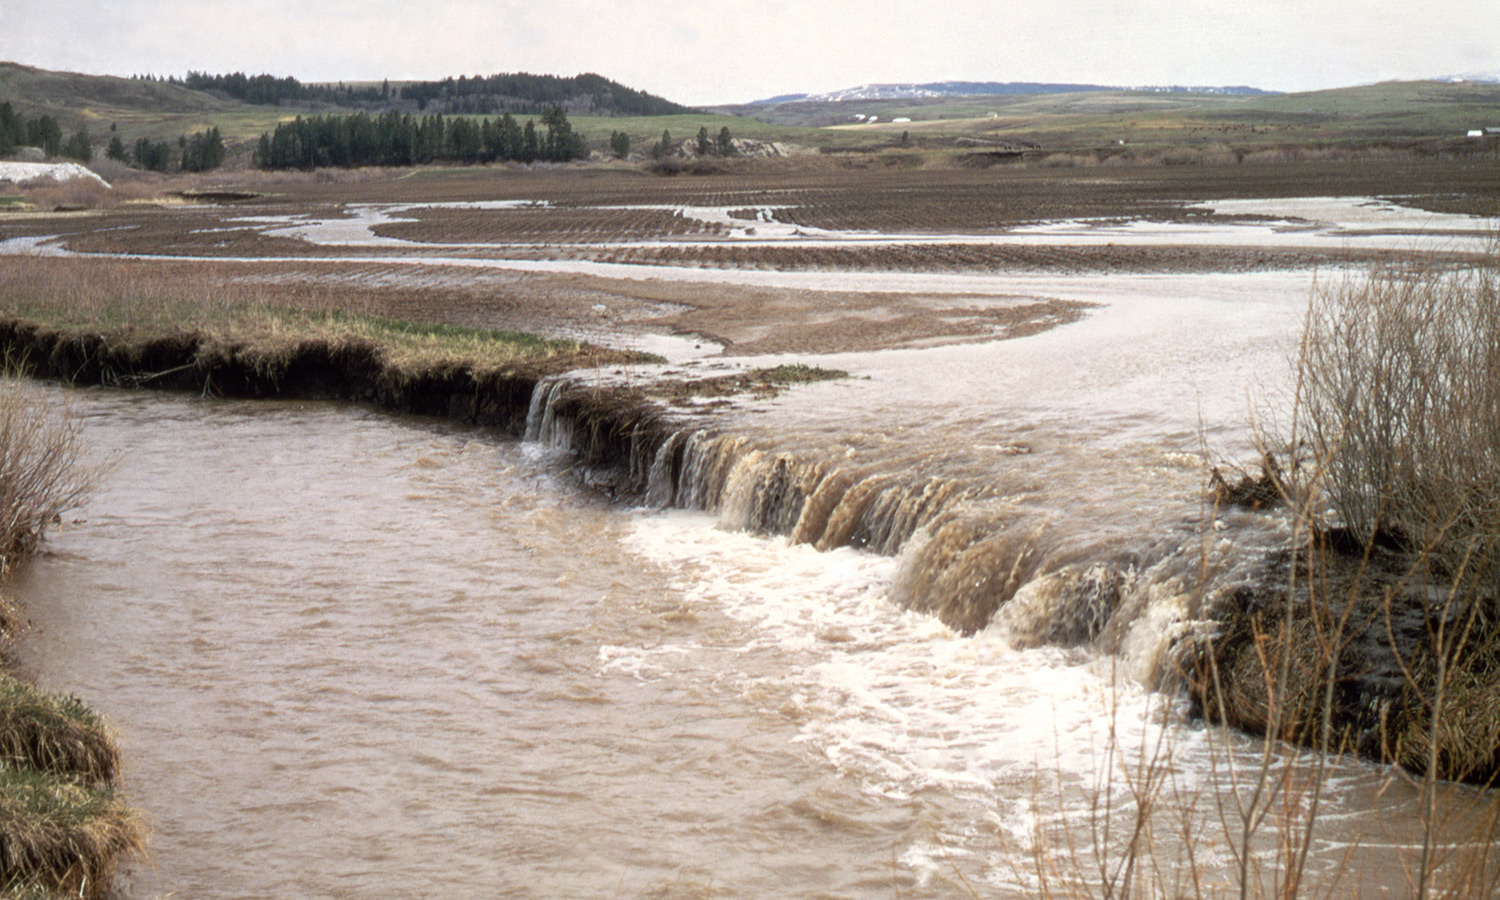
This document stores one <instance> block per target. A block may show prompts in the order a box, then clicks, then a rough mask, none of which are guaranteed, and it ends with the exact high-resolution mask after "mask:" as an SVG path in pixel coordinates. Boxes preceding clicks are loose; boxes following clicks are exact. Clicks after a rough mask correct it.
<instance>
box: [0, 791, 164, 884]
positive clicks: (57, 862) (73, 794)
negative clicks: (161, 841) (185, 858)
mask: <svg viewBox="0 0 1500 900" xmlns="http://www.w3.org/2000/svg"><path fill="white" fill-rule="evenodd" d="M145 834H146V832H145V827H144V825H143V824H142V821H141V817H140V815H139V813H137V812H136V811H135V810H134V809H132V808H131V807H130V806H128V805H127V804H126V803H125V802H124V801H123V800H121V799H120V798H119V797H118V796H117V795H116V793H115V791H114V790H113V789H112V788H110V787H96V786H90V785H87V784H84V783H81V782H78V781H75V780H71V779H66V778H58V777H56V776H50V775H47V774H44V773H42V772H38V771H36V770H34V769H24V768H22V769H17V768H11V767H9V766H0V859H3V860H4V866H3V868H0V879H3V881H0V896H5V897H62V896H70V897H84V898H99V897H105V896H108V895H109V894H110V891H111V889H112V887H113V881H114V871H115V867H116V865H117V864H118V862H119V861H120V859H121V858H122V857H125V856H127V855H131V854H137V853H140V852H141V851H143V850H144V849H145Z"/></svg>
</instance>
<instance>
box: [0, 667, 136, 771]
mask: <svg viewBox="0 0 1500 900" xmlns="http://www.w3.org/2000/svg"><path fill="white" fill-rule="evenodd" d="M0 765H5V766H8V767H10V768H14V769H20V768H29V769H35V770H37V771H40V772H44V773H47V774H50V775H56V776H59V777H66V778H70V779H76V780H78V781H81V782H83V783H85V784H91V785H98V784H103V783H104V782H107V781H109V780H110V779H112V778H114V776H115V773H116V772H117V771H118V770H119V767H120V750H119V747H118V746H117V745H116V743H115V739H114V735H113V734H112V733H111V731H110V729H109V727H108V726H107V725H106V724H105V723H104V720H103V719H101V718H100V717H99V715H98V714H97V713H95V712H94V711H93V710H91V709H89V708H88V707H87V706H85V705H84V703H83V701H81V700H79V699H78V698H76V697H69V696H60V695H56V694H49V693H46V692H44V691H40V690H38V689H37V688H36V687H34V686H33V685H30V684H27V683H26V682H24V681H21V680H19V679H17V678H13V677H11V676H9V675H5V674H0Z"/></svg>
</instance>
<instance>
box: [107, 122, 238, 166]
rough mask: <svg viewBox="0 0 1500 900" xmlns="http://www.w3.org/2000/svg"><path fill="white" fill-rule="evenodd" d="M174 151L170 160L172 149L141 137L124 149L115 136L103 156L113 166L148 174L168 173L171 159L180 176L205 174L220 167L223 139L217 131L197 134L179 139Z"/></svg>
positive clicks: (223, 148) (160, 142)
mask: <svg viewBox="0 0 1500 900" xmlns="http://www.w3.org/2000/svg"><path fill="white" fill-rule="evenodd" d="M177 151H178V152H177V154H176V155H175V156H174V155H173V153H172V145H171V144H170V143H168V142H167V141H153V140H151V139H150V138H144V137H143V138H139V139H138V140H136V142H135V144H134V145H132V146H131V147H128V148H127V147H126V146H125V141H124V140H122V139H121V138H120V136H119V135H114V136H113V137H111V138H110V139H109V145H108V146H107V147H106V148H105V150H104V155H105V156H106V157H107V158H109V159H113V160H115V161H117V162H122V163H125V164H126V165H129V166H135V167H136V168H137V169H146V170H149V171H152V172H168V171H171V169H172V163H173V161H174V159H175V160H176V163H177V168H178V169H180V170H182V171H184V172H207V171H209V170H211V169H217V168H218V167H219V166H221V165H223V164H224V158H225V156H226V155H227V150H226V148H225V147H224V138H223V136H222V135H220V134H219V129H218V128H217V127H212V128H209V129H208V130H207V131H200V132H197V133H196V134H194V135H192V136H191V137H189V136H188V135H183V136H182V137H179V138H178V139H177Z"/></svg>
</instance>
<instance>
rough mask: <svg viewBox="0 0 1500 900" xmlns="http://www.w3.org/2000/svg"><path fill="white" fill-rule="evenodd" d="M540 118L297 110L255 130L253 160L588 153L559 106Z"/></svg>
mask: <svg viewBox="0 0 1500 900" xmlns="http://www.w3.org/2000/svg"><path fill="white" fill-rule="evenodd" d="M541 119H542V127H543V128H544V129H545V133H542V132H540V131H539V130H538V128H537V126H536V123H535V122H534V121H533V120H530V119H528V120H527V121H526V124H525V125H522V124H520V123H519V122H518V121H517V120H516V118H515V117H514V116H512V115H511V114H510V113H506V114H505V115H503V116H501V117H500V118H498V119H481V120H475V119H466V118H444V117H443V116H442V115H441V114H437V113H434V114H430V115H424V116H413V115H411V114H409V113H397V112H387V113H381V114H380V115H376V116H371V115H369V114H367V113H363V112H360V113H355V114H353V115H342V116H313V117H310V118H302V117H300V116H299V117H298V118H296V119H295V120H293V121H291V122H282V123H280V124H279V125H277V126H276V130H275V131H274V132H270V133H266V134H262V135H261V136H260V141H259V143H258V144H257V146H256V150H255V164H256V165H258V166H260V167H261V168H264V169H315V168H318V167H324V166H333V167H342V168H354V167H357V166H413V165H421V164H423V163H430V162H456V163H487V162H497V161H516V162H527V163H529V162H537V161H549V162H566V161H568V160H572V159H581V158H583V157H585V156H587V155H588V153H589V148H588V144H587V142H586V141H585V140H584V138H583V136H582V135H580V134H578V133H577V132H575V131H573V128H572V125H571V124H570V123H569V122H568V117H567V116H566V115H565V114H564V113H563V111H562V109H561V108H560V107H555V106H554V107H552V108H550V109H548V110H547V111H546V112H544V113H543V114H542V117H541Z"/></svg>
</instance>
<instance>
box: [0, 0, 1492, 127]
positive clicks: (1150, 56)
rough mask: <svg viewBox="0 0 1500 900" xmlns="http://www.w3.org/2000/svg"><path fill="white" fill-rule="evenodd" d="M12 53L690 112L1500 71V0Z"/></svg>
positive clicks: (23, 45) (1321, 83) (645, 19)
mask: <svg viewBox="0 0 1500 900" xmlns="http://www.w3.org/2000/svg"><path fill="white" fill-rule="evenodd" d="M0 59H3V60H9V61H13V62H20V63H25V64H27V65H33V66H39V67H42V68H48V69H63V70H68V71H77V72H88V73H95V74H109V75H131V74H138V73H147V72H150V73H154V74H159V75H168V74H170V75H182V74H185V73H186V72H187V71H188V70H197V71H203V72H212V73H219V72H233V71H243V72H247V73H249V74H258V73H261V72H268V73H271V74H274V75H293V76H295V77H297V78H299V79H301V80H303V81H337V80H367V79H379V78H391V79H432V78H442V77H445V76H448V75H465V74H467V75H489V74H494V73H497V72H516V71H526V72H534V73H545V74H555V75H576V74H579V73H581V72H597V73H599V74H601V75H604V76H606V77H609V78H613V79H615V80H617V81H620V82H623V83H624V84H626V85H628V86H630V87H635V88H639V89H642V90H646V91H650V92H651V93H654V94H659V95H662V96H665V97H667V98H669V99H672V100H677V101H679V102H683V103H690V104H712V103H729V102H738V101H747V100H755V99H760V98H764V97H768V96H773V95H776V94H782V93H794V92H795V93H803V92H805V93H817V92H821V91H829V90H836V89H839V88H845V87H853V86H855V85H859V84H865V83H871V82H923V81H948V80H964V81H1072V82H1090V83H1102V84H1111V85H1146V84H1196V85H1230V84H1248V85H1253V86H1255V87H1262V88H1268V89H1274V90H1286V91H1292V90H1309V89H1314V88H1320V87H1343V86H1349V85H1354V84H1365V83H1370V82H1374V81H1382V80H1387V79H1412V78H1426V77H1436V76H1444V75H1454V74H1470V75H1472V74H1479V75H1488V76H1491V77H1493V76H1496V75H1500V0H1362V2H1360V0H1235V2H1230V0H1131V2H1118V0H1005V2H998V0H649V2H643V0H566V2H548V0H411V2H398V0H233V2H230V0H0Z"/></svg>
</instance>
